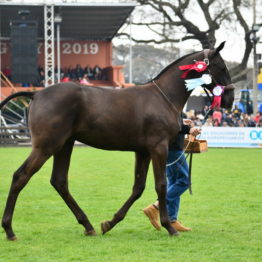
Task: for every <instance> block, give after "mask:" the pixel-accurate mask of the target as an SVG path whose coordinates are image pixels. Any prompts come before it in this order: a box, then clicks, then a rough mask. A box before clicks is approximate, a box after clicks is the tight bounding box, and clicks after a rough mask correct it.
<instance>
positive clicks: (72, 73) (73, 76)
mask: <svg viewBox="0 0 262 262" xmlns="http://www.w3.org/2000/svg"><path fill="white" fill-rule="evenodd" d="M65 73H66V74H67V77H69V78H70V80H71V81H75V80H76V79H77V78H76V74H75V69H74V68H73V67H72V66H71V65H70V66H69V67H68V68H67V72H65Z"/></svg>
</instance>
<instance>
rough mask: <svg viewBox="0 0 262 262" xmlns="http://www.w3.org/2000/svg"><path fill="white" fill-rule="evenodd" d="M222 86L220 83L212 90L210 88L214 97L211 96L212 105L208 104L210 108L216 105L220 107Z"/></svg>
mask: <svg viewBox="0 0 262 262" xmlns="http://www.w3.org/2000/svg"><path fill="white" fill-rule="evenodd" d="M224 88H225V87H224V86H221V85H216V86H215V87H214V88H213V90H212V93H213V95H214V98H213V102H212V105H211V106H210V109H213V108H215V107H218V108H220V105H221V98H222V94H223V92H224Z"/></svg>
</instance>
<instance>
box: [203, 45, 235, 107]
mask: <svg viewBox="0 0 262 262" xmlns="http://www.w3.org/2000/svg"><path fill="white" fill-rule="evenodd" d="M224 45H225V42H223V43H221V44H220V45H219V46H218V47H217V48H216V49H214V50H209V51H205V50H204V57H205V60H204V61H207V63H208V67H207V69H208V71H209V73H210V75H211V78H212V83H211V84H209V85H205V87H206V88H207V89H209V90H210V91H211V92H212V90H213V88H214V87H215V86H216V85H221V86H223V87H224V92H223V94H222V100H221V107H223V108H227V109H231V108H232V105H233V101H234V89H235V87H234V85H233V84H232V81H231V77H230V74H229V72H228V69H227V66H226V64H225V62H224V60H223V59H222V57H221V56H220V54H219V52H220V51H221V50H222V49H223V47H224Z"/></svg>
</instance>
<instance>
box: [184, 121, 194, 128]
mask: <svg viewBox="0 0 262 262" xmlns="http://www.w3.org/2000/svg"><path fill="white" fill-rule="evenodd" d="M183 124H184V125H187V126H190V127H193V126H194V122H193V121H192V120H191V119H183Z"/></svg>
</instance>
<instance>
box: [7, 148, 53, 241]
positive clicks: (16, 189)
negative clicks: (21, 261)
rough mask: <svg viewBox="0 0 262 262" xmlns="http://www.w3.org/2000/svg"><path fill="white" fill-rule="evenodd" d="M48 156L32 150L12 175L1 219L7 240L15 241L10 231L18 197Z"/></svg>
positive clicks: (11, 230) (37, 150)
mask: <svg viewBox="0 0 262 262" xmlns="http://www.w3.org/2000/svg"><path fill="white" fill-rule="evenodd" d="M49 156H50V155H47V154H45V153H44V152H42V151H41V150H40V149H33V151H32V152H31V154H30V156H29V157H28V158H27V160H26V161H25V162H24V163H23V164H22V166H21V167H20V168H19V169H18V170H17V171H16V172H15V173H14V175H13V180H12V184H11V187H10V191H9V195H8V198H7V202H6V207H5V211H4V215H3V219H2V227H3V228H4V230H5V232H6V236H7V238H8V239H9V240H15V239H16V236H15V234H14V232H13V229H12V218H13V213H14V209H15V204H16V200H17V198H18V195H19V193H20V192H21V190H22V189H23V188H24V187H25V185H26V184H27V183H28V181H29V180H30V178H31V177H32V176H33V175H34V174H35V173H36V172H37V171H38V170H39V169H40V168H41V167H42V165H43V164H44V163H45V161H46V160H47V159H48V158H49Z"/></svg>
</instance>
